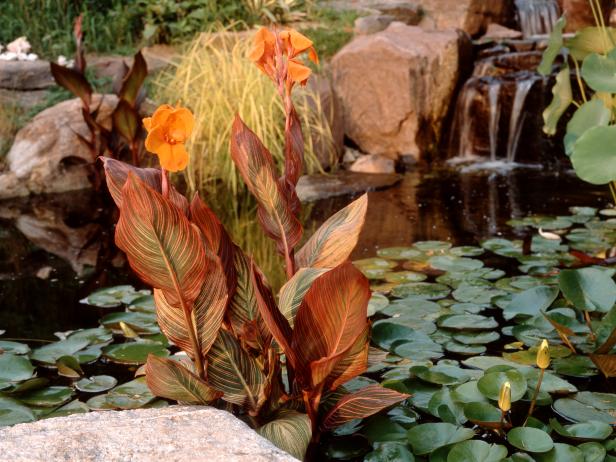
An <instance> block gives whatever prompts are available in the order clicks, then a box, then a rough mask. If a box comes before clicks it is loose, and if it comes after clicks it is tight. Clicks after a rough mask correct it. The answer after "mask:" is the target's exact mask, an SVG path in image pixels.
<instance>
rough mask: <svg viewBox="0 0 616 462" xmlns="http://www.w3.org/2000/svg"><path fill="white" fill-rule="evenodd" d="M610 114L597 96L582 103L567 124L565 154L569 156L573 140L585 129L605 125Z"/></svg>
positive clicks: (572, 148)
mask: <svg viewBox="0 0 616 462" xmlns="http://www.w3.org/2000/svg"><path fill="white" fill-rule="evenodd" d="M611 115H612V114H611V112H610V110H609V109H608V108H607V107H605V104H604V103H603V101H601V100H600V99H598V98H593V99H591V100H590V101H587V102H585V103H584V104H582V105H581V106H580V107H579V108H578V109H577V110H576V111H575V113H574V114H573V117H571V120H569V123H568V124H567V134H566V135H565V139H564V142H565V152H566V153H567V155H569V156H570V155H571V154H572V153H573V151H574V149H575V142H576V141H577V140H578V138H579V137H580V136H582V135H583V134H584V133H585V132H586V130H589V129H591V128H593V127H604V126H606V125H607V124H608V123H609V122H610V117H611Z"/></svg>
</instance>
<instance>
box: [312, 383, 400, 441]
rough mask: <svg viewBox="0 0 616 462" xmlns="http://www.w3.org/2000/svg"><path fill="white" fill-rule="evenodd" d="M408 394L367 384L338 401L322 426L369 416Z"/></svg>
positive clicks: (325, 426)
mask: <svg viewBox="0 0 616 462" xmlns="http://www.w3.org/2000/svg"><path fill="white" fill-rule="evenodd" d="M409 396H410V395H407V394H404V393H398V392H397V391H394V390H391V389H389V388H384V387H382V386H380V385H369V386H367V387H364V388H362V389H361V390H359V391H356V392H355V393H351V394H349V395H346V396H344V397H343V398H342V399H341V400H340V401H338V402H337V403H336V405H335V406H334V407H333V408H332V409H330V411H329V412H328V413H327V415H326V416H325V418H324V419H323V423H322V427H323V428H324V429H326V430H330V429H333V428H336V427H339V426H340V425H344V424H345V423H347V422H349V421H351V420H353V419H363V418H365V417H369V416H371V415H373V414H376V413H377V412H379V411H381V410H382V409H385V408H386V407H389V406H391V405H393V404H396V403H399V402H400V401H402V400H405V399H406V398H408V397H409Z"/></svg>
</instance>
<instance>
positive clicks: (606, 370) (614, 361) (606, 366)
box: [588, 353, 616, 379]
mask: <svg viewBox="0 0 616 462" xmlns="http://www.w3.org/2000/svg"><path fill="white" fill-rule="evenodd" d="M588 356H589V357H590V359H591V361H592V362H593V363H595V366H597V367H598V368H599V370H600V371H601V372H602V373H603V375H604V376H605V378H606V379H607V378H610V377H616V355H598V354H592V353H591V354H589V355H588Z"/></svg>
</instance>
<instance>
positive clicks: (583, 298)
mask: <svg viewBox="0 0 616 462" xmlns="http://www.w3.org/2000/svg"><path fill="white" fill-rule="evenodd" d="M559 284H560V289H561V290H562V291H563V294H564V295H565V297H566V298H567V300H569V301H570V302H571V303H572V304H573V305H574V306H575V307H576V308H578V309H579V310H585V311H601V312H604V313H606V312H608V311H609V310H610V309H611V308H612V307H613V306H614V303H616V283H615V282H614V280H613V279H612V278H611V277H610V276H609V275H608V274H606V273H605V272H603V271H601V270H598V269H595V268H582V269H575V270H563V271H561V272H560V276H559Z"/></svg>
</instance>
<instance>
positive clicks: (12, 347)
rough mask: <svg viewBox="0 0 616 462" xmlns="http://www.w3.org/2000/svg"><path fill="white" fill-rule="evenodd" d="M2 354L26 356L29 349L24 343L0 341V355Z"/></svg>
mask: <svg viewBox="0 0 616 462" xmlns="http://www.w3.org/2000/svg"><path fill="white" fill-rule="evenodd" d="M4 353H11V354H14V355H27V354H28V353H30V347H29V346H28V345H26V344H25V343H19V342H11V341H8V340H0V355H2V354H4Z"/></svg>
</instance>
